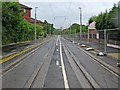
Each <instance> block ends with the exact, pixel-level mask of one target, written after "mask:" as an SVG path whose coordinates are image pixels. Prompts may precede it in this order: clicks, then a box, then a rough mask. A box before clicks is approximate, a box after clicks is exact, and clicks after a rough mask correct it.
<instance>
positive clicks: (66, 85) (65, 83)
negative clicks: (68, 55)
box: [58, 36, 69, 90]
mask: <svg viewBox="0 0 120 90" xmlns="http://www.w3.org/2000/svg"><path fill="white" fill-rule="evenodd" d="M58 37H59V36H58ZM59 41H60V39H59ZM60 58H61V66H62V73H63V78H64V85H65V88H66V89H67V90H69V85H68V80H67V75H66V71H65V65H64V62H63V56H62V45H61V41H60Z"/></svg>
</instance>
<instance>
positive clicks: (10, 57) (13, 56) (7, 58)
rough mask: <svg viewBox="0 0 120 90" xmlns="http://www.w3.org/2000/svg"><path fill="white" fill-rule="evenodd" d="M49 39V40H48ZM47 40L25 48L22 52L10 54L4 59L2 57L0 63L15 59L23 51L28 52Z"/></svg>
mask: <svg viewBox="0 0 120 90" xmlns="http://www.w3.org/2000/svg"><path fill="white" fill-rule="evenodd" d="M47 41H48V40H47ZM47 41H43V42H42V43H38V44H36V45H34V46H32V47H30V48H27V49H24V50H22V51H20V52H17V53H15V54H13V55H10V56H8V57H6V58H4V59H1V60H0V64H2V63H4V62H6V61H9V60H11V59H13V58H15V57H17V56H19V55H21V54H23V53H25V52H27V51H29V50H31V49H33V48H35V47H37V46H39V45H41V44H43V43H45V42H47Z"/></svg>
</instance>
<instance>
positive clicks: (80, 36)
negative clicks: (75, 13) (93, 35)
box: [79, 7, 82, 41]
mask: <svg viewBox="0 0 120 90" xmlns="http://www.w3.org/2000/svg"><path fill="white" fill-rule="evenodd" d="M79 9H80V41H81V38H82V9H81V7H79Z"/></svg>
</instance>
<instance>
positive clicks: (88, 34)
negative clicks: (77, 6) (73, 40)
mask: <svg viewBox="0 0 120 90" xmlns="http://www.w3.org/2000/svg"><path fill="white" fill-rule="evenodd" d="M89 38H90V37H89V29H88V44H89Z"/></svg>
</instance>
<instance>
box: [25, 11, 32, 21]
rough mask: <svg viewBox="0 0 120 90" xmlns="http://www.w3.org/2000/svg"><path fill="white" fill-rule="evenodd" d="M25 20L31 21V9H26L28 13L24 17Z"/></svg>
mask: <svg viewBox="0 0 120 90" xmlns="http://www.w3.org/2000/svg"><path fill="white" fill-rule="evenodd" d="M23 19H26V20H27V21H28V22H30V21H31V10H30V9H26V13H25V14H24V16H23Z"/></svg>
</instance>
